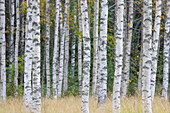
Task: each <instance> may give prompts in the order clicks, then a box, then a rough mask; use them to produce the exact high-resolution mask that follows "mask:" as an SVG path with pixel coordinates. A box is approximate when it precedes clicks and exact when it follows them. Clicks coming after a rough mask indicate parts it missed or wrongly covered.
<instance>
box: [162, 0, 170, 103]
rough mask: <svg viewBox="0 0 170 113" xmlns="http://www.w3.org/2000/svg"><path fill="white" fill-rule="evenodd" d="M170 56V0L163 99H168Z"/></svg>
mask: <svg viewBox="0 0 170 113" xmlns="http://www.w3.org/2000/svg"><path fill="white" fill-rule="evenodd" d="M169 56H170V0H167V9H166V22H165V36H164V53H163V60H164V67H163V86H162V87H163V88H162V98H163V99H165V100H167V99H168V79H169Z"/></svg>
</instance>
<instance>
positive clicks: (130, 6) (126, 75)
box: [121, 0, 133, 97]
mask: <svg viewBox="0 0 170 113" xmlns="http://www.w3.org/2000/svg"><path fill="white" fill-rule="evenodd" d="M126 7H127V10H128V15H127V17H128V18H127V24H126V25H127V38H126V39H125V42H124V47H125V48H124V50H125V51H124V55H125V56H124V64H123V77H122V91H121V95H122V97H125V96H126V93H127V87H128V85H129V74H130V52H131V39H132V32H133V0H130V1H129V3H127V5H126Z"/></svg>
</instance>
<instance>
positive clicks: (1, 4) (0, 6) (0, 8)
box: [0, 0, 6, 101]
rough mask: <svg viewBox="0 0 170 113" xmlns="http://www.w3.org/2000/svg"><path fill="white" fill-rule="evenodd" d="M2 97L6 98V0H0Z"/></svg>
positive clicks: (0, 77)
mask: <svg viewBox="0 0 170 113" xmlns="http://www.w3.org/2000/svg"><path fill="white" fill-rule="evenodd" d="M0 34H1V35H0V52H1V53H0V97H1V98H2V99H3V101H5V100H6V42H5V0H0Z"/></svg>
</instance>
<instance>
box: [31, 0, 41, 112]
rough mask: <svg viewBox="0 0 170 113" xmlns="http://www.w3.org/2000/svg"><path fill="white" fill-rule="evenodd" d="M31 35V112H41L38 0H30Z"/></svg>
mask: <svg viewBox="0 0 170 113" xmlns="http://www.w3.org/2000/svg"><path fill="white" fill-rule="evenodd" d="M31 3H32V7H31V11H32V37H33V51H32V53H33V54H32V55H33V76H32V78H33V79H32V112H33V113H41V85H40V52H41V51H40V0H36V1H35V0H31Z"/></svg>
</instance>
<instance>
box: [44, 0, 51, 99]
mask: <svg viewBox="0 0 170 113" xmlns="http://www.w3.org/2000/svg"><path fill="white" fill-rule="evenodd" d="M49 2H50V1H49V0H46V38H45V50H46V52H45V53H46V60H45V61H46V81H47V82H46V83H47V93H46V98H49V97H50V59H49V57H50V3H49Z"/></svg>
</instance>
